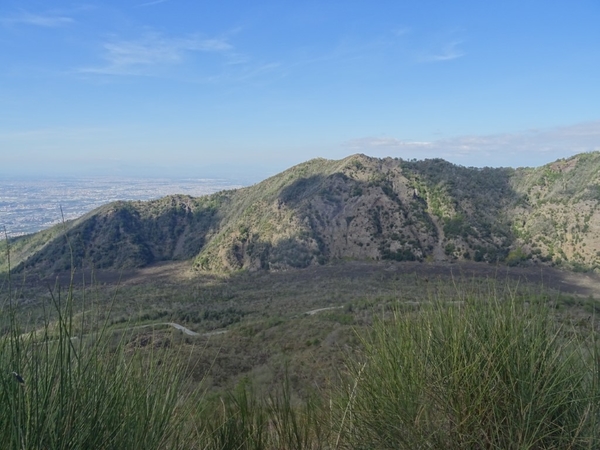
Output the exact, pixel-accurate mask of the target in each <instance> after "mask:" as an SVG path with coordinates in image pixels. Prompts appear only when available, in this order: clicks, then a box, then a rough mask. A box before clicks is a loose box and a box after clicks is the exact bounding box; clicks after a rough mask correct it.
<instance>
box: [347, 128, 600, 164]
mask: <svg viewBox="0 0 600 450" xmlns="http://www.w3.org/2000/svg"><path fill="white" fill-rule="evenodd" d="M343 145H344V147H346V148H350V149H352V150H353V151H361V152H366V153H373V154H374V155H375V156H381V155H383V154H387V155H389V156H399V157H402V158H419V159H421V158H444V159H448V160H450V161H452V162H455V163H459V164H463V165H473V166H512V167H516V166H523V165H526V166H530V165H540V164H544V163H546V162H550V161H552V160H554V159H559V158H564V157H568V156H571V155H574V154H577V153H583V152H589V151H599V150H600V121H595V122H587V123H580V124H576V125H571V126H563V127H554V128H545V129H537V130H525V131H521V132H516V133H503V134H495V135H469V136H457V137H452V138H445V139H438V140H434V141H430V142H416V141H407V140H401V139H396V138H393V137H363V138H357V139H353V140H351V141H348V142H346V143H344V144H343Z"/></svg>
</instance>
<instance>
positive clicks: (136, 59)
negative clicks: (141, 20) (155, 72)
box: [78, 34, 233, 75]
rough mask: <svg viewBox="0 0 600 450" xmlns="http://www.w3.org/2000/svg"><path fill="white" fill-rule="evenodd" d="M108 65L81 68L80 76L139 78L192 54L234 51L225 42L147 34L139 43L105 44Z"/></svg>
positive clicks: (136, 41) (134, 41) (216, 39)
mask: <svg viewBox="0 0 600 450" xmlns="http://www.w3.org/2000/svg"><path fill="white" fill-rule="evenodd" d="M103 47H104V51H105V54H104V59H105V60H106V62H107V63H106V65H104V66H99V67H85V68H80V69H78V72H80V73H93V74H105V75H140V74H143V72H144V69H148V68H150V67H152V66H159V65H173V64H178V63H180V62H182V61H183V59H184V58H185V56H186V54H188V53H193V52H212V53H224V52H228V51H230V50H232V49H233V47H232V45H230V44H229V43H228V42H227V41H226V40H224V39H219V38H211V39H205V38H201V37H199V36H195V35H191V36H188V37H185V38H169V37H164V36H161V35H159V34H147V35H145V36H143V37H142V38H140V39H137V40H120V41H114V42H108V43H105V44H104V46H103Z"/></svg>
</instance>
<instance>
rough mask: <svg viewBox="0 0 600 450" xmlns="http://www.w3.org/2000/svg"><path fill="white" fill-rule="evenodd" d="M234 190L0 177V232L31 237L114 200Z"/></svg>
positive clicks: (183, 182)
mask: <svg viewBox="0 0 600 450" xmlns="http://www.w3.org/2000/svg"><path fill="white" fill-rule="evenodd" d="M239 187H242V186H241V185H239V184H237V185H236V184H234V183H233V182H231V181H229V180H220V179H192V178H187V179H178V180H173V179H157V178H71V179H49V178H47V179H24V178H12V179H11V178H0V231H1V232H2V234H4V230H6V233H7V234H8V236H9V237H14V236H20V235H23V234H29V233H35V232H36V231H40V230H42V229H45V228H48V227H50V226H52V225H55V224H57V223H60V222H61V221H62V220H63V217H64V220H70V219H75V218H77V217H80V216H82V215H83V214H85V213H87V212H89V211H91V210H93V209H95V208H97V207H99V206H101V205H104V204H106V203H109V202H113V201H116V200H151V199H156V198H160V197H164V196H165V195H170V194H185V195H191V196H195V197H197V196H202V195H207V194H212V193H214V192H218V191H221V190H224V189H234V188H239ZM61 209H62V213H61Z"/></svg>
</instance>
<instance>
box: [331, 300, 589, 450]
mask: <svg viewBox="0 0 600 450" xmlns="http://www.w3.org/2000/svg"><path fill="white" fill-rule="evenodd" d="M463 300H464V301H462V302H459V303H458V304H456V303H455V304H448V303H444V302H442V301H434V302H433V303H430V304H428V305H423V306H422V307H421V308H420V309H419V310H418V311H414V312H404V313H399V312H398V313H396V314H395V315H394V317H393V318H392V319H391V320H380V321H379V322H378V323H376V324H375V325H374V328H373V330H372V333H371V334H370V335H369V336H368V337H366V338H364V340H363V344H364V357H363V359H360V360H358V359H357V360H354V363H353V364H351V365H350V369H351V370H350V372H351V374H352V378H351V379H350V381H349V382H348V387H347V389H346V390H345V395H344V399H345V403H343V405H345V406H344V408H343V409H340V415H341V417H342V418H341V419H340V424H341V431H340V433H341V434H340V436H342V437H343V439H341V440H340V442H342V443H343V445H344V446H346V447H348V448H361V449H401V448H404V449H421V448H428V449H430V448H434V449H435V448H437V449H466V448H468V449H550V448H555V449H584V448H589V449H591V448H599V446H600V436H599V434H598V431H597V430H598V429H599V428H600V417H599V415H598V414H599V411H600V409H599V402H600V389H599V378H598V377H599V374H598V369H599V367H600V366H599V364H600V358H599V351H598V344H597V342H596V338H595V331H593V330H591V329H589V333H588V335H587V336H586V335H582V333H579V332H577V333H576V332H572V331H573V330H570V329H567V328H565V327H561V326H560V325H559V323H558V322H557V321H556V320H555V319H554V317H553V316H552V311H551V309H550V308H549V307H548V305H547V304H541V303H536V302H534V301H525V300H523V299H518V298H517V297H516V296H514V295H510V294H508V295H492V296H490V297H487V298H482V297H480V296H475V297H471V296H468V295H467V296H465V297H464V299H463ZM529 300H535V298H534V297H530V298H529ZM342 411H343V414H342Z"/></svg>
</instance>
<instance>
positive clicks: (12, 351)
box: [0, 268, 600, 449]
mask: <svg viewBox="0 0 600 450" xmlns="http://www.w3.org/2000/svg"><path fill="white" fill-rule="evenodd" d="M342 272H345V273H347V272H348V269H347V268H346V270H342ZM388 273H389V271H388ZM386 276H387V275H386ZM256 277H257V278H260V276H259V275H256ZM410 277H412V279H413V283H414V284H413V287H412V288H411V287H410V283H409V281H410ZM313 278H314V277H313ZM372 279H373V280H374V281H373V285H372V286H371V285H369V284H368V283H366V282H365V281H364V280H362V281H359V282H357V284H356V285H355V284H352V282H351V281H348V282H345V283H343V284H335V285H332V284H329V285H321V284H319V281H318V280H314V284H315V285H314V286H312V288H313V289H315V290H318V289H325V288H327V287H328V290H327V289H325V290H326V292H325V293H321V294H320V295H322V296H323V295H324V296H330V297H332V298H333V300H332V301H331V303H329V304H323V303H321V304H320V306H328V305H330V304H331V305H333V306H338V302H339V301H343V300H344V299H349V301H348V303H346V304H345V306H344V308H343V309H335V310H327V311H324V312H323V313H319V314H320V315H302V314H298V312H297V311H301V310H302V309H310V308H314V307H316V306H319V305H317V304H316V303H314V304H313V303H311V302H310V301H309V297H318V295H319V294H318V293H317V292H312V291H306V292H302V289H301V288H300V287H299V286H300V284H299V285H298V286H295V285H294V284H292V283H291V280H290V279H288V280H287V281H288V282H289V284H288V285H287V289H288V290H290V289H291V290H293V291H295V292H294V295H292V294H291V293H290V294H289V297H286V296H285V295H283V294H282V292H284V291H285V288H286V286H285V285H284V284H282V285H281V286H280V288H279V289H281V291H277V287H276V286H275V284H273V283H272V284H270V285H269V286H265V284H264V282H265V279H260V280H259V281H254V283H258V284H260V285H261V286H263V287H262V288H261V289H263V290H264V289H266V290H268V291H269V292H271V295H272V296H273V298H271V299H268V301H267V300H262V301H265V302H266V303H265V305H262V303H260V301H259V299H260V298H263V297H264V295H265V292H263V290H260V291H259V290H256V291H253V290H252V289H251V287H252V286H253V285H252V283H253V281H252V279H251V278H250V276H249V277H248V278H245V277H243V279H241V280H238V281H237V283H239V286H241V287H240V291H244V292H245V293H246V295H247V296H248V297H247V301H248V303H249V304H250V306H249V308H250V309H248V310H247V311H246V313H245V314H238V315H239V316H240V317H241V319H240V320H239V322H236V321H233V322H231V323H229V324H227V320H226V319H227V317H228V314H233V313H232V312H231V310H228V309H227V308H229V307H231V305H232V304H236V305H237V307H238V310H239V311H244V309H243V308H244V306H243V305H242V304H241V302H234V303H231V302H232V298H234V297H235V292H233V291H231V290H229V291H224V292H221V291H220V289H222V288H218V287H213V289H214V290H213V291H210V289H209V288H208V287H206V289H207V292H212V295H214V296H215V297H219V296H220V295H224V296H225V297H226V298H227V299H228V300H227V301H228V302H229V303H226V305H228V306H225V305H223V304H221V303H222V302H220V301H217V300H215V301H216V303H215V304H216V306H213V308H212V309H210V308H208V307H207V305H206V303H205V302H203V301H202V300H201V299H197V300H196V302H197V303H198V304H199V306H197V307H198V308H204V310H205V311H225V312H224V313H223V314H222V315H219V314H216V313H214V314H213V313H207V314H204V313H202V314H201V316H202V320H201V321H200V322H198V323H197V325H198V328H196V329H197V330H198V331H203V330H207V331H210V330H212V329H214V327H215V325H216V323H214V322H215V321H216V322H218V323H219V325H218V326H219V327H223V326H224V327H226V328H225V329H227V330H230V331H229V333H228V334H224V335H222V336H223V337H222V338H221V340H220V341H216V342H213V341H210V340H208V341H207V340H206V338H203V339H204V340H201V338H197V339H193V338H185V339H183V338H182V337H181V334H180V332H170V331H165V330H163V329H158V328H157V329H155V330H154V331H149V329H148V328H135V327H134V326H133V325H138V323H137V322H136V323H124V322H123V321H122V320H121V319H120V317H122V316H123V314H125V313H126V312H127V309H126V308H125V307H124V306H123V302H124V300H125V299H126V297H127V296H128V295H130V294H131V293H132V292H133V291H132V290H131V289H133V288H131V289H130V290H128V289H129V288H127V286H125V287H123V290H122V291H121V292H116V293H113V294H111V296H110V299H106V298H99V296H100V297H101V296H103V295H107V291H105V290H97V291H95V290H94V289H87V290H86V289H75V288H74V283H73V282H71V283H70V288H69V289H67V290H66V291H65V292H62V291H61V290H60V289H59V288H58V287H56V286H55V287H53V288H52V289H50V293H49V294H48V295H46V296H44V297H43V298H42V300H41V301H40V303H39V304H38V306H37V309H36V310H35V311H36V314H35V315H32V314H31V309H30V310H28V311H29V314H28V317H29V318H30V319H26V317H27V315H24V314H23V311H22V309H23V304H22V303H23V302H22V300H23V298H22V297H23V296H22V295H21V294H20V293H19V289H17V290H15V289H14V288H13V286H12V285H11V284H10V283H8V282H7V284H5V286H4V288H3V289H2V291H1V292H2V295H3V299H2V300H3V305H2V311H1V314H2V317H3V319H4V322H3V330H4V336H3V338H2V339H1V340H0V367H1V368H2V373H1V374H0V442H2V443H3V448H12V449H38V448H51V449H54V448H56V449H69V448H73V449H75V448H100V449H101V448H123V449H126V448H136V449H140V448H148V449H151V448H157V449H158V448H161V449H163V448H172V449H176V448H182V449H188V448H202V449H204V448H206V449H230V448H231V449H234V448H235V449H281V448H289V449H303V448H312V449H318V448H323V449H332V448H339V449H342V448H355V449H387V448H389V449H392V448H393V449H396V448H406V449H415V448H439V449H448V448H457V449H458V448H474V449H478V448H482V449H483V448H485V449H511V448H514V449H523V448H528V449H545V448H582V449H591V448H598V447H599V446H600V435H598V433H597V429H600V423H599V422H600V409H599V408H600V379H599V370H598V369H599V368H600V357H599V356H600V353H599V349H598V343H597V328H598V327H597V324H596V317H595V312H594V311H595V309H596V306H595V302H594V301H593V300H591V299H590V300H588V301H587V302H586V303H585V304H582V305H583V306H586V309H587V311H585V315H582V314H580V313H578V312H577V311H576V310H575V309H574V307H573V305H571V301H570V300H569V298H568V297H559V296H555V295H548V294H547V293H542V294H540V293H539V290H538V291H533V290H531V289H530V288H531V286H528V285H517V284H511V283H508V282H507V283H504V282H501V283H500V282H495V281H489V280H487V281H483V280H482V279H471V280H468V281H465V280H454V282H451V283H448V281H449V280H443V281H442V282H437V281H436V280H433V279H432V280H427V279H418V278H416V277H415V276H413V275H410V276H409V275H407V276H406V277H400V278H398V277H397V276H396V275H394V276H389V278H385V277H384V275H383V273H379V272H374V274H373V277H372ZM270 281H271V282H273V281H274V280H273V279H270ZM13 282H14V280H13ZM330 283H331V282H330ZM387 283H390V284H389V286H390V289H389V291H384V287H385V286H386V285H387ZM344 284H346V285H347V286H346V288H345V289H344V288H343V287H342V286H343V285H344ZM358 285H361V286H362V287H363V288H364V289H366V290H369V289H372V288H373V286H380V287H379V289H380V290H379V291H375V292H372V293H371V295H370V296H367V297H363V298H362V300H360V298H359V297H358V296H356V294H355V297H353V296H352V295H353V294H352V291H357V289H358V288H357V286H358ZM332 286H334V287H335V289H333V288H332ZM399 286H400V287H401V288H400V287H399ZM135 289H142V288H141V287H140V286H136V287H135ZM223 289H224V288H223ZM229 289H232V287H231V282H230V283H229ZM256 289H258V288H256ZM307 289H308V288H307ZM173 290H174V295H177V290H176V289H175V288H173ZM145 292H146V294H147V293H148V292H149V291H145ZM253 292H254V293H253ZM363 292H365V291H363ZM160 295H166V294H160ZM178 295H181V296H183V294H181V292H179V294H178ZM253 295H255V296H256V298H254V297H253ZM303 295H304V296H306V297H307V298H303ZM28 296H29V294H28ZM28 296H27V297H28ZM123 297H125V298H123ZM292 299H293V300H294V301H296V302H301V303H302V305H296V308H297V309H296V310H292V312H293V314H290V315H289V316H284V315H283V310H278V309H277V308H278V307H277V306H276V305H277V304H278V300H279V301H281V302H284V303H285V302H288V303H289V304H286V306H279V308H283V309H285V308H291V306H290V304H291V303H292ZM320 300H321V301H322V299H320ZM154 301H158V300H156V299H155V300H154ZM161 301H165V302H166V300H161ZM191 305H192V302H189V303H185V302H183V300H181V299H178V300H177V301H176V302H175V306H173V309H172V310H171V311H170V312H169V315H168V316H161V317H160V320H161V321H166V320H171V319H173V318H177V319H178V320H179V319H181V318H184V316H183V315H182V314H183V313H184V312H185V314H192V313H193V312H194V311H193V309H192V306H191ZM260 305H262V306H264V307H265V308H266V309H271V310H272V311H273V312H272V314H271V315H270V316H266V317H262V316H263V315H264V312H263V308H262V306H261V307H259V306H260ZM128 307H130V306H128ZM40 308H41V309H40ZM124 308H125V309H124ZM25 309H26V310H27V308H25ZM111 310H114V311H116V313H115V314H113V313H111ZM40 311H42V313H40ZM252 311H254V312H252ZM197 313H198V312H197ZM40 314H41V315H40ZM172 314H175V317H174V316H173V315H172ZM34 316H35V321H34V322H35V326H32V325H31V322H27V320H31V317H34ZM205 316H206V318H205ZM190 317H192V316H190ZM261 317H262V318H261ZM117 319H118V320H117ZM150 319H151V317H148V318H147V319H145V320H146V321H148V320H150ZM224 319H225V322H222V321H223V320H224ZM141 323H145V322H144V321H143V320H142V321H141ZM186 324H189V325H190V326H192V325H194V322H193V321H191V320H190V322H186ZM124 325H127V327H125V326H124ZM328 326H330V328H327V327H328ZM203 327H206V328H203ZM218 329H222V328H218ZM308 329H310V330H313V331H314V332H315V333H317V332H319V330H322V332H323V333H324V335H318V336H317V335H305V334H303V333H306V332H307V331H306V330H308ZM334 333H335V336H338V340H337V341H334V344H333V346H334V347H336V349H335V352H334V351H333V350H332V347H331V346H329V347H328V346H327V341H330V340H331V336H332V335H333V334H334ZM343 333H347V334H345V337H344V338H341V337H340V336H342V334H343ZM299 336H304V337H303V338H302V339H300V338H299ZM227 339H229V340H230V341H228V340H227ZM252 339H261V341H260V345H261V346H262V347H265V346H269V345H274V342H276V341H277V342H280V343H281V345H282V346H285V348H286V349H287V350H286V351H287V356H288V357H287V358H284V357H281V358H279V359H273V360H272V361H271V362H270V363H269V364H268V365H267V366H265V367H263V368H262V369H261V370H260V371H257V370H246V371H242V373H241V374H240V376H238V377H235V378H233V379H231V380H230V381H231V382H235V386H232V384H231V383H225V382H224V383H221V384H219V383H215V378H216V377H217V376H218V374H219V372H223V371H228V370H232V369H231V367H230V366H227V369H224V368H223V367H219V365H220V364H221V363H222V362H223V361H222V360H221V359H220V355H219V352H222V353H228V352H233V351H234V350H235V349H236V348H237V347H240V346H241V347H242V348H241V349H239V350H238V353H237V354H234V353H232V354H231V355H229V360H230V361H233V360H235V358H236V355H237V358H242V357H243V356H242V355H241V353H243V352H245V351H251V350H248V349H251V347H248V342H249V340H252ZM292 341H294V342H292ZM296 341H297V342H296ZM213 345H214V346H216V347H218V349H217V350H215V348H214V347H213ZM308 349H310V350H312V351H315V352H314V353H308ZM319 352H321V353H319ZM284 354H285V352H284ZM309 355H312V356H309ZM318 355H321V357H322V358H328V359H330V360H333V364H332V367H329V368H328V369H327V370H325V371H323V370H322V371H318V370H315V367H316V366H310V365H309V366H308V367H309V369H308V370H307V369H306V368H305V369H304V372H303V370H302V367H301V364H307V365H308V364H309V358H310V357H313V358H317V356H318ZM256 357H257V358H259V356H256ZM253 364H254V365H255V366H256V365H258V362H257V361H254V363H253ZM322 369H323V368H322ZM267 370H270V371H271V372H272V374H271V376H270V378H269V382H268V383H266V384H265V383H264V377H265V372H266V371H267ZM13 372H14V373H13ZM306 372H308V373H310V374H313V375H314V378H310V377H309V376H308V375H307V373H306ZM301 374H302V375H301ZM317 378H319V380H317ZM211 383H212V384H211ZM219 386H221V388H219ZM209 387H210V389H209Z"/></svg>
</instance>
